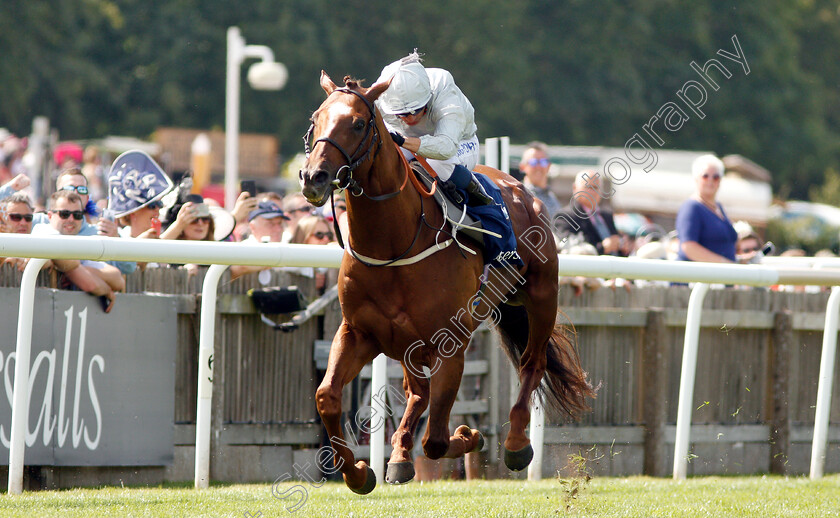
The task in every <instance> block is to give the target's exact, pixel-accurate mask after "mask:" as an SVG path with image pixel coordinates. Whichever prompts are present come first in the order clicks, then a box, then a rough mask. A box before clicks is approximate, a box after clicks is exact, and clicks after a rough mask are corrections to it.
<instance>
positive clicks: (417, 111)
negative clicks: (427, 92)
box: [397, 106, 426, 119]
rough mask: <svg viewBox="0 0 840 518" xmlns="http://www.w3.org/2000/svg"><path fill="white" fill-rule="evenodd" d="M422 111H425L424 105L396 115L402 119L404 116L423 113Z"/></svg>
mask: <svg viewBox="0 0 840 518" xmlns="http://www.w3.org/2000/svg"><path fill="white" fill-rule="evenodd" d="M424 111H426V107H425V106H423V107H422V108H417V109H416V110H412V111H410V112H405V113H398V114H397V117H400V118H403V119H404V118H406V117H414V116H415V115H417V114H419V113H423V112H424Z"/></svg>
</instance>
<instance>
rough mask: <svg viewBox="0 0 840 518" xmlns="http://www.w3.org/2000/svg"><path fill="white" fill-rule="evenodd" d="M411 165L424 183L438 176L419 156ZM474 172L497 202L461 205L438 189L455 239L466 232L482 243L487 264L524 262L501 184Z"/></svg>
mask: <svg viewBox="0 0 840 518" xmlns="http://www.w3.org/2000/svg"><path fill="white" fill-rule="evenodd" d="M411 169H412V170H413V171H414V173H415V174H416V175H417V177H418V178H419V179H420V181H421V182H423V185H425V186H426V188H427V189H431V187H432V185H433V183H434V182H435V181H436V179H434V178H432V177H431V175H429V173H428V172H426V170H425V169H424V168H423V166H422V165H420V163H419V162H417V161H416V160H412V161H411ZM474 175H475V177H476V178H477V179H478V181H479V182H481V185H482V186H483V187H484V191H485V192H486V193H487V194H488V195H490V197H492V198H493V199H494V200H496V203H495V204H494V205H481V206H475V207H472V206H469V205H466V204H464V205H463V206H459V205H456V204H455V203H454V202H452V200H450V199H449V198H447V197H446V196H444V194H443V191H442V190H441V189H435V193H434V199H435V201H436V202H437V203H438V205H440V207H441V209H442V210H443V215H444V218H445V219H446V221H448V222H449V224H450V226H451V227H452V237H453V239H455V240H456V241H457V240H458V233H461V232H463V233H464V234H466V235H467V236H469V237H471V238H472V239H474V240H475V241H476V242H477V243H480V244H482V245H483V248H484V254H483V255H484V264H486V265H490V266H499V267H501V266H502V264H501V263H502V262H506V263H508V264H511V265H514V266H522V265H523V262H522V259H521V258H520V257H519V253H518V252H517V251H516V235H515V234H514V233H513V227H512V226H511V222H510V216H509V215H508V211H507V207H506V206H505V202H504V200H503V199H502V193H501V191H500V190H499V187H498V186H496V184H495V183H493V181H492V180H490V179H489V178H487V177H486V176H484V175H483V174H480V173H474ZM461 196H462V197H463V198H464V199H467V197H468V195H467V194H466V193H464V192H461ZM459 244H460V242H459ZM464 248H465V246H464V245H461V249H462V250H463V249H464Z"/></svg>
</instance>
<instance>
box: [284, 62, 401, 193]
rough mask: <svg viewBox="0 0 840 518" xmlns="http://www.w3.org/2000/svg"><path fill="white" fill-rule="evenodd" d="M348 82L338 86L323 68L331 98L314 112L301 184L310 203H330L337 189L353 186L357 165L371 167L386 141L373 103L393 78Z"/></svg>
mask: <svg viewBox="0 0 840 518" xmlns="http://www.w3.org/2000/svg"><path fill="white" fill-rule="evenodd" d="M344 84H345V86H344V87H343V88H339V87H338V86H336V84H335V83H333V81H332V79H330V77H329V76H328V75H327V74H326V73H324V72H323V71H322V72H321V87H322V88H323V89H324V91H325V92H327V99H326V100H325V101H324V102H323V103H322V104H321V106H320V107H319V108H318V109H317V110H316V111H315V113H314V114H312V119H311V121H312V125H311V126H310V127H309V131H308V132H307V133H306V136H305V137H304V140H305V141H306V151H307V157H306V162H305V163H304V165H303V169H301V170H300V173H299V177H300V185H301V190H302V192H303V195H304V196H305V197H306V199H307V200H308V201H309V203H311V204H313V205H316V206H321V205H323V204H324V203H326V201H327V199H328V198H329V195H330V192H332V190H333V189H335V188H345V187H348V185H349V184H350V182H351V181H352V180H353V173H354V172H355V170H356V168H358V167H360V166H364V165H366V164H367V167H368V168H369V167H370V165H369V162H372V161H373V158H374V155H375V154H376V151H377V149H378V148H379V147H380V146H381V145H382V137H381V134H380V133H381V131H380V129H379V128H378V127H377V122H376V111H375V109H374V105H373V102H374V101H375V100H376V99H377V98H378V97H379V96H380V94H382V92H384V91H385V90H387V89H388V85H389V84H390V81H384V82H382V83H378V84H375V85H373V86H371V87H370V88H362V87H361V86H360V85H359V84H358V82H357V81H355V80H353V79H350V77H349V76H348V77H345V78H344ZM386 138H387V135H386ZM310 141H311V148H310Z"/></svg>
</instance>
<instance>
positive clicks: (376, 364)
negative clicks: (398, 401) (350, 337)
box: [370, 354, 388, 481]
mask: <svg viewBox="0 0 840 518" xmlns="http://www.w3.org/2000/svg"><path fill="white" fill-rule="evenodd" d="M387 369H388V359H387V358H386V356H385V355H384V354H380V355H379V356H377V357H376V358H374V359H373V365H372V372H371V376H370V408H371V412H372V414H371V415H377V416H381V418H382V426H377V427H376V428H375V429H374V430H371V433H370V467H371V469H372V470H373V472H374V473H375V474H376V480H379V481H382V480H385V416H386V415H387V414H386V413H385V408H384V407H383V405H384V404H385V401H384V400H383V399H382V398H384V397H385V394H386V393H387V391H386V390H385V388H386V386H387V385H388V371H387ZM380 396H381V397H380Z"/></svg>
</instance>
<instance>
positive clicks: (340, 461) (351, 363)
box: [315, 322, 379, 494]
mask: <svg viewBox="0 0 840 518" xmlns="http://www.w3.org/2000/svg"><path fill="white" fill-rule="evenodd" d="M378 353H379V351H378V350H377V349H376V348H375V347H374V346H373V344H371V343H370V341H369V340H367V339H365V338H363V337H360V336H359V335H358V334H357V333H354V332H353V331H352V330H350V329H349V327H348V326H347V323H346V322H342V324H341V327H339V329H338V332H337V333H336V334H335V338H334V339H333V343H332V347H331V349H330V358H329V364H328V365H327V372H326V374H324V380H323V381H322V382H321V385H320V386H319V387H318V390H317V391H316V393H315V403H316V405H317V407H318V413H319V414H320V415H321V421H322V422H323V424H324V428H326V430H327V434H328V435H329V438H330V444H331V446H332V449H333V455H334V456H333V462H334V464H335V467H336V469H337V470H338V471H341V473H342V474H343V475H344V482H345V483H346V484H347V487H349V488H350V489H351V490H353V491H354V492H356V493H359V494H367V493H370V492H371V491H373V488H374V487H376V477H375V476H374V474H373V470H371V469H370V467H368V465H367V464H366V463H365V462H364V461H359V462H354V461H355V457H354V456H353V451H352V450H351V449H350V448H349V447H347V442H346V441H345V440H344V434H343V433H342V431H341V389H342V388H344V385H346V384H347V383H349V382H350V381H352V380H353V378H355V377H356V375H357V374H358V373H359V371H361V370H362V367H364V365H365V364H366V363H368V362H369V361H371V360H372V359H373V358H374V357H376V355H377V354H378Z"/></svg>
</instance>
